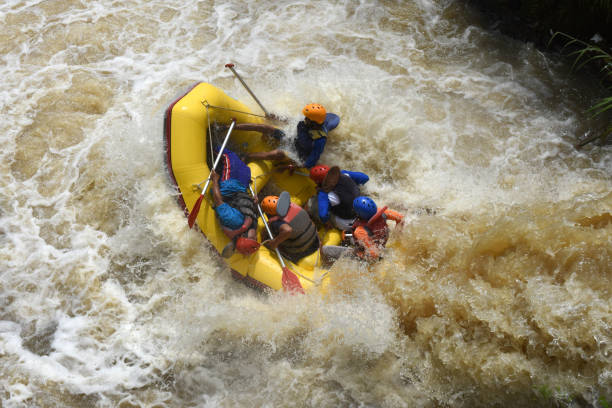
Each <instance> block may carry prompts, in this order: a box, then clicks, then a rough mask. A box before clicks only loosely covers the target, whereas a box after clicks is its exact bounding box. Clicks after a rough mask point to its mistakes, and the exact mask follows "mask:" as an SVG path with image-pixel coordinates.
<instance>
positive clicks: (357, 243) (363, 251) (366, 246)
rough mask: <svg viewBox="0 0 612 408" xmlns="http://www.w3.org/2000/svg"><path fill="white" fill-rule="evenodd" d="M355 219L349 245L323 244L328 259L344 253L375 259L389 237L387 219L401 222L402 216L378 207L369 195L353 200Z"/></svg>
mask: <svg viewBox="0 0 612 408" xmlns="http://www.w3.org/2000/svg"><path fill="white" fill-rule="evenodd" d="M353 208H354V210H355V213H356V214H357V219H356V220H355V222H353V226H352V228H351V231H352V237H351V238H352V239H351V241H352V242H351V244H352V247H351V246H337V245H324V246H323V247H322V248H321V253H322V254H323V255H324V256H325V257H327V258H329V259H338V258H340V256H342V255H343V254H345V253H352V254H353V255H355V256H357V257H359V258H361V259H365V260H367V261H376V260H378V259H379V258H380V257H381V253H382V250H383V249H384V247H385V245H386V244H387V240H388V239H389V226H388V225H387V220H391V221H395V222H396V224H401V223H402V220H403V219H404V216H403V215H402V214H400V213H398V212H397V211H393V210H389V209H387V207H386V206H385V207H382V208H380V209H379V208H378V207H377V206H376V203H375V202H374V200H372V199H371V198H370V197H366V196H359V197H357V198H355V200H354V201H353Z"/></svg>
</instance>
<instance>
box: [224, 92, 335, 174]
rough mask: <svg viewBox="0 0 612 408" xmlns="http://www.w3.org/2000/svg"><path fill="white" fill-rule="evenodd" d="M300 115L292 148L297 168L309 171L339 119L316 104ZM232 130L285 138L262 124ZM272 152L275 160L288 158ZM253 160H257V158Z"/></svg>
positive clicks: (241, 126) (278, 152) (290, 167)
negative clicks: (297, 160)
mask: <svg viewBox="0 0 612 408" xmlns="http://www.w3.org/2000/svg"><path fill="white" fill-rule="evenodd" d="M302 113H303V114H304V120H302V121H300V122H299V123H298V124H297V136H296V138H295V140H294V146H295V149H296V151H297V154H298V157H299V159H300V161H301V163H298V166H300V167H306V168H308V169H310V168H312V167H313V166H314V165H315V164H317V162H318V161H319V158H320V157H321V154H322V153H323V150H324V149H325V144H326V142H327V135H328V134H329V132H330V131H332V130H333V129H335V128H336V127H337V126H338V124H339V123H340V117H339V116H338V115H336V114H334V113H327V111H326V110H325V108H324V107H323V106H322V105H320V104H318V103H311V104H308V105H306V106H305V107H304V108H303V109H302ZM234 128H235V129H236V130H245V131H254V132H261V133H262V134H263V135H264V136H269V137H273V138H274V139H277V140H280V139H282V138H283V137H284V136H285V133H284V132H283V131H282V130H280V129H277V128H275V127H274V126H271V125H267V124H263V123H262V124H260V123H239V124H236V125H235V127H234ZM272 152H274V153H275V155H276V157H275V159H276V160H283V159H287V158H288V157H287V155H286V154H285V152H283V151H282V150H273V151H272ZM272 152H271V153H272ZM255 159H259V157H257V158H255ZM283 168H288V169H289V170H290V171H291V170H293V169H294V168H295V165H293V164H290V165H285V166H284V167H283Z"/></svg>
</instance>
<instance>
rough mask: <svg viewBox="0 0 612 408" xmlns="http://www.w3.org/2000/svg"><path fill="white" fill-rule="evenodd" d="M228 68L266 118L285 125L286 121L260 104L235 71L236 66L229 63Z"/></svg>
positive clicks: (226, 65)
mask: <svg viewBox="0 0 612 408" xmlns="http://www.w3.org/2000/svg"><path fill="white" fill-rule="evenodd" d="M225 67H226V68H229V69H230V70H231V71H232V73H233V74H234V75H235V76H236V78H238V80H239V81H240V83H241V84H242V86H244V88H245V89H246V90H247V92H248V93H249V94H250V95H251V96H252V97H253V99H255V102H257V104H258V105H259V107H260V108H261V110H262V111H264V113H265V114H266V118H268V119H272V120H277V121H279V122H282V123H285V122H286V120H284V119H281V118H279V117H278V116H276V115H275V114H273V113H270V112H268V111H267V110H266V108H264V106H263V105H262V104H261V102H259V99H257V97H256V96H255V94H254V93H253V91H251V88H249V86H248V85H247V84H246V82H244V80H243V79H242V77H241V76H240V75H239V74H238V72H236V70H235V69H234V64H232V63H229V64H225Z"/></svg>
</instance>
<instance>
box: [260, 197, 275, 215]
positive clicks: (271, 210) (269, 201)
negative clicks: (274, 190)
mask: <svg viewBox="0 0 612 408" xmlns="http://www.w3.org/2000/svg"><path fill="white" fill-rule="evenodd" d="M277 203H278V197H277V196H267V197H266V198H264V199H263V200H262V201H261V208H263V210H264V212H265V213H266V214H268V215H276V204H277Z"/></svg>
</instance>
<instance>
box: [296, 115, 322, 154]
mask: <svg viewBox="0 0 612 408" xmlns="http://www.w3.org/2000/svg"><path fill="white" fill-rule="evenodd" d="M326 137H327V131H326V130H325V128H324V127H322V128H321V129H312V128H309V127H308V126H306V123H305V122H304V121H301V122H300V123H298V125H297V137H296V138H295V149H296V150H297V153H298V156H299V157H300V159H301V160H306V159H307V158H308V156H310V153H311V152H312V149H313V147H314V143H315V140H318V139H320V138H326Z"/></svg>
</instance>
